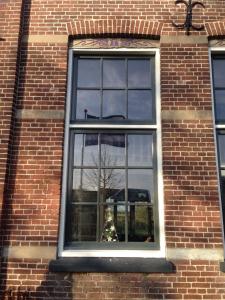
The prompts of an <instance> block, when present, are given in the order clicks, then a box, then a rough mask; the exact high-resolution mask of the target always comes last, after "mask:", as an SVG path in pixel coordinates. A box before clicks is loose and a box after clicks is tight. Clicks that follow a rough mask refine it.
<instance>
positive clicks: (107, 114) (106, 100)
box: [103, 90, 126, 120]
mask: <svg viewBox="0 0 225 300" xmlns="http://www.w3.org/2000/svg"><path fill="white" fill-rule="evenodd" d="M116 116H117V118H118V119H121V120H123V119H125V118H126V93H125V91H113V90H109V91H108V90H107V91H103V118H107V119H108V118H115V117H116Z"/></svg>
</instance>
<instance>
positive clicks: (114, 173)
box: [100, 168, 125, 204]
mask: <svg viewBox="0 0 225 300" xmlns="http://www.w3.org/2000/svg"><path fill="white" fill-rule="evenodd" d="M124 201H125V170H118V169H113V168H112V169H102V170H101V177H100V202H106V203H114V204H116V203H118V202H124Z"/></svg>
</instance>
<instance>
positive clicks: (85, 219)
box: [69, 205, 97, 242]
mask: <svg viewBox="0 0 225 300" xmlns="http://www.w3.org/2000/svg"><path fill="white" fill-rule="evenodd" d="M70 219H71V227H70V232H71V233H70V238H69V241H70V242H81V241H96V224H97V207H96V205H72V206H71V207H70Z"/></svg>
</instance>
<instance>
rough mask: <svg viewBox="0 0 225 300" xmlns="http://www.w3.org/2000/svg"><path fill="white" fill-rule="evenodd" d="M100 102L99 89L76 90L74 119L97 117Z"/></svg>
mask: <svg viewBox="0 0 225 300" xmlns="http://www.w3.org/2000/svg"><path fill="white" fill-rule="evenodd" d="M100 103H101V96H100V91H90V90H78V91H77V107H76V119H85V120H87V119H90V118H99V116H100Z"/></svg>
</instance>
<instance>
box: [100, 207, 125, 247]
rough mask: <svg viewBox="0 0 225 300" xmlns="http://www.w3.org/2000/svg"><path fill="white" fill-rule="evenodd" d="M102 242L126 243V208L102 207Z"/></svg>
mask: <svg viewBox="0 0 225 300" xmlns="http://www.w3.org/2000/svg"><path fill="white" fill-rule="evenodd" d="M99 215H100V240H101V242H123V241H125V206H124V205H107V206H100V213H99Z"/></svg>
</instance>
